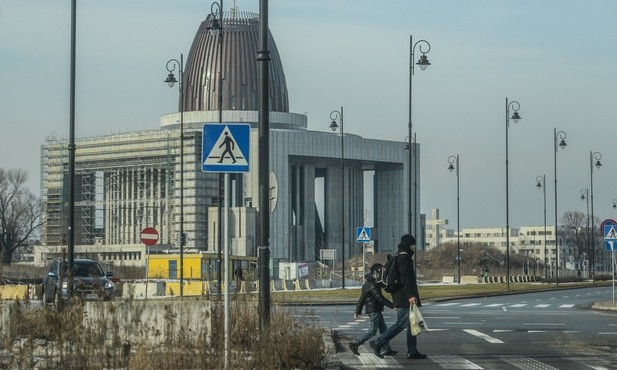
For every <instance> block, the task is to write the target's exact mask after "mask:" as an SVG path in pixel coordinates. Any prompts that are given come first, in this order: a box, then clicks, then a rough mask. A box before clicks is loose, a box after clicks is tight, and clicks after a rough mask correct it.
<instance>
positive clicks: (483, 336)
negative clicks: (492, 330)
mask: <svg viewBox="0 0 617 370" xmlns="http://www.w3.org/2000/svg"><path fill="white" fill-rule="evenodd" d="M463 331H464V332H467V333H469V334H471V335H474V336H476V337H478V338H481V339H484V340H485V341H487V342H489V343H494V344H503V342H502V341H500V340H499V339H497V338H493V337H491V336H490V335H488V334H484V333H481V332H479V331H477V330H473V329H463Z"/></svg>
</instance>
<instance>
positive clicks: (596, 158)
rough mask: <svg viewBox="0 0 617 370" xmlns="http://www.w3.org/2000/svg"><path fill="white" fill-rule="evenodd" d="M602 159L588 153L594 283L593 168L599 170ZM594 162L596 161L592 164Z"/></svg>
mask: <svg viewBox="0 0 617 370" xmlns="http://www.w3.org/2000/svg"><path fill="white" fill-rule="evenodd" d="M600 159H602V154H600V153H599V152H592V151H590V152H589V177H590V183H591V188H590V194H591V202H590V203H591V225H592V227H591V258H590V265H591V266H590V271H591V279H592V280H594V281H595V279H596V277H595V266H596V263H595V262H596V238H595V235H596V233H595V230H594V228H593V167H594V165H595V167H596V168H597V169H600V167H602V163H601V162H600ZM594 160H595V161H596V162H595V164H594Z"/></svg>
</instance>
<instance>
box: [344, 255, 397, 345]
mask: <svg viewBox="0 0 617 370" xmlns="http://www.w3.org/2000/svg"><path fill="white" fill-rule="evenodd" d="M382 268H383V266H382V265H381V264H379V263H375V264H374V265H373V266H371V270H370V272H369V273H368V274H366V275H364V278H365V279H366V282H365V283H364V285H362V294H361V295H360V299H359V300H358V305H357V306H356V312H355V314H354V318H355V319H357V318H359V317H360V315H361V314H362V307H363V306H364V307H365V308H366V309H365V310H366V314H367V315H368V317H369V327H368V331H367V332H366V333H362V334H360V335H359V336H358V337H357V338H356V339H355V340H353V341H351V342H349V348H351V351H352V352H353V353H354V354H356V355H358V356H359V355H360V352H358V347H359V346H360V345H361V344H363V343H364V342H366V341H367V340H369V339H370V338H371V337H372V336H373V335H375V334H377V329H379V334H383V333H384V332H385V331H386V329H387V328H388V327H387V326H386V322H385V321H384V319H383V315H382V313H381V312H382V311H383V306H388V307H390V308H394V305H393V304H392V302H390V301H388V300H387V299H386V298H385V297H384V296H383V294H382V293H381V287H380V286H379V284H377V281H376V280H375V276H374V274H375V273H376V271H381V269H382ZM397 353H398V352H396V351H393V350H392V348H390V344H389V343H388V342H386V343H385V344H384V345H383V346H382V348H381V355H383V356H394V355H395V354H397Z"/></svg>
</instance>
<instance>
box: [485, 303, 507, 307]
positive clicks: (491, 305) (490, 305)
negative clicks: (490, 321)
mask: <svg viewBox="0 0 617 370" xmlns="http://www.w3.org/2000/svg"><path fill="white" fill-rule="evenodd" d="M499 306H503V303H492V304H487V305H486V307H499Z"/></svg>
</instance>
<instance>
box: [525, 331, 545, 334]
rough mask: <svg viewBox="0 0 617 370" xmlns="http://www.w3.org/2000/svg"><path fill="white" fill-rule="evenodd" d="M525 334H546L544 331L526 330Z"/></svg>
mask: <svg viewBox="0 0 617 370" xmlns="http://www.w3.org/2000/svg"><path fill="white" fill-rule="evenodd" d="M527 333H529V334H533V333H546V330H527Z"/></svg>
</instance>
